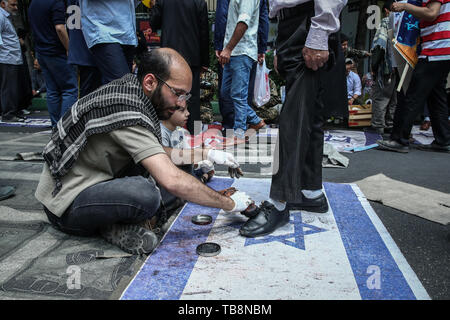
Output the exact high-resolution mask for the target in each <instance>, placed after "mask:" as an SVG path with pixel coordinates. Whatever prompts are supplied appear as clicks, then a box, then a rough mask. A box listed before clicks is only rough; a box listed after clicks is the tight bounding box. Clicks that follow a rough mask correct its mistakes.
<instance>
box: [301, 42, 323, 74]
mask: <svg viewBox="0 0 450 320" xmlns="http://www.w3.org/2000/svg"><path fill="white" fill-rule="evenodd" d="M302 52H303V58H304V59H305V63H306V66H307V67H308V68H310V69H313V70H314V71H317V70H318V69H319V68H322V67H323V66H324V64H325V63H326V62H327V61H328V55H329V53H328V50H316V49H311V48H308V47H304V48H303V51H302Z"/></svg>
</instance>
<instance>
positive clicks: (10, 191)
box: [0, 186, 16, 201]
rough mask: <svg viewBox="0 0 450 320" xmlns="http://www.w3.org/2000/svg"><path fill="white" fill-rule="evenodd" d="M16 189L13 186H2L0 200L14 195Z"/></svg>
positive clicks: (0, 187)
mask: <svg viewBox="0 0 450 320" xmlns="http://www.w3.org/2000/svg"><path fill="white" fill-rule="evenodd" d="M15 190H16V189H15V188H14V187H13V186H0V201H1V200H5V199H8V198H9V197H12V196H13V195H14V192H15Z"/></svg>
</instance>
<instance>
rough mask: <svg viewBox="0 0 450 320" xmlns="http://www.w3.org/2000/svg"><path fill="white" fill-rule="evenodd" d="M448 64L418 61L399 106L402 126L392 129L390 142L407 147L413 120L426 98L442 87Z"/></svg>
mask: <svg viewBox="0 0 450 320" xmlns="http://www.w3.org/2000/svg"><path fill="white" fill-rule="evenodd" d="M449 63H450V62H448V61H443V62H441V61H434V62H428V61H426V60H425V59H420V60H419V62H418V63H417V65H416V68H415V69H414V73H413V76H412V79H411V83H410V85H409V87H408V91H407V93H406V96H405V101H404V103H403V104H402V105H401V108H402V110H401V118H402V123H401V124H402V125H401V127H397V128H396V127H394V130H393V132H392V135H391V139H392V140H394V141H397V142H400V143H401V144H403V145H406V146H407V145H409V135H410V133H411V129H412V126H413V124H414V120H415V119H416V117H417V115H418V114H419V113H420V112H421V110H422V108H423V106H424V105H425V101H426V100H428V97H429V96H430V94H432V92H433V91H434V88H435V87H439V86H442V85H443V83H444V78H445V77H446V76H447V74H448V71H449V68H448V66H449ZM428 107H429V108H430V109H431V108H432V107H431V106H430V105H429V106H428ZM436 120H437V119H435V122H436ZM432 125H433V124H432ZM435 138H436V137H435ZM437 139H439V138H437ZM440 142H441V141H440Z"/></svg>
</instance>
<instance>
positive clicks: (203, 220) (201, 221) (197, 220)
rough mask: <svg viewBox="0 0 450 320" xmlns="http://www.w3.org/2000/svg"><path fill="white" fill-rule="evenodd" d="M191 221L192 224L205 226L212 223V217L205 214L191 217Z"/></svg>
mask: <svg viewBox="0 0 450 320" xmlns="http://www.w3.org/2000/svg"><path fill="white" fill-rule="evenodd" d="M191 221H192V223H194V224H198V225H205V224H210V223H211V222H212V217H211V216H209V215H207V214H198V215H196V216H193V217H192V219H191Z"/></svg>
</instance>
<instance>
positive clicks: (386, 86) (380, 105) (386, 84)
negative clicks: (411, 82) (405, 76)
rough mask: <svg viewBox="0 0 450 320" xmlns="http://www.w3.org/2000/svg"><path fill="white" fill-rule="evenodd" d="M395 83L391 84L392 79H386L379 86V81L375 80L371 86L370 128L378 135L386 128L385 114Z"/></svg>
mask: <svg viewBox="0 0 450 320" xmlns="http://www.w3.org/2000/svg"><path fill="white" fill-rule="evenodd" d="M394 86H395V83H393V79H391V78H387V79H383V83H382V85H380V83H379V81H378V80H376V81H375V83H374V86H373V89H372V90H373V91H372V96H373V104H372V110H373V115H372V123H371V127H372V129H373V130H376V131H377V132H378V133H383V132H384V128H385V127H386V122H385V119H386V112H387V108H388V105H389V101H390V100H391V97H392V90H393V89H394Z"/></svg>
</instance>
